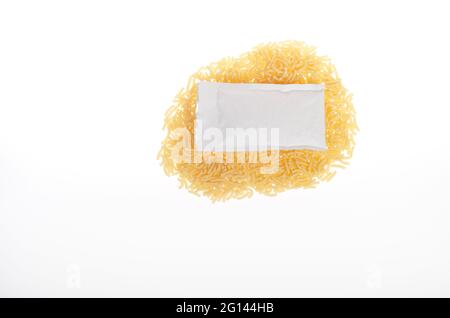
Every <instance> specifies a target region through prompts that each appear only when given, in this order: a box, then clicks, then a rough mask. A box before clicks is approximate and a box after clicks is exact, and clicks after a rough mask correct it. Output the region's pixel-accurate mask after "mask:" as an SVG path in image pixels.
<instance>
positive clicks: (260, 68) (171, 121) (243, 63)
mask: <svg viewBox="0 0 450 318" xmlns="http://www.w3.org/2000/svg"><path fill="white" fill-rule="evenodd" d="M199 81H210V82H223V83H274V84H320V83H323V84H325V118H326V140H327V146H328V149H327V150H324V151H316V150H280V152H279V169H278V171H276V172H275V173H273V174H265V173H262V172H261V167H263V166H264V164H263V163H237V162H232V163H227V161H226V160H224V161H223V163H217V162H214V161H212V162H208V161H206V160H203V161H201V162H197V163H195V162H192V163H189V162H176V161H175V160H174V159H173V156H172V153H173V150H174V147H175V146H176V143H177V140H174V138H173V133H174V132H175V131H176V130H177V129H178V128H186V129H187V130H188V131H189V134H190V135H191V139H192V140H193V138H194V122H195V112H196V98H197V83H198V82H199ZM164 128H165V129H166V130H167V135H166V137H165V139H164V140H163V142H162V145H161V150H160V152H159V154H158V160H160V163H161V165H162V167H163V169H164V171H165V173H166V174H167V175H170V176H171V175H176V176H178V179H179V182H180V187H182V188H186V189H187V190H189V191H190V192H192V193H194V194H197V195H205V196H207V197H209V198H210V199H211V200H213V201H224V200H228V199H232V198H234V199H241V198H248V197H251V196H252V195H253V193H254V192H255V191H256V192H259V193H261V194H264V195H276V194H277V193H279V192H283V191H285V190H288V189H293V188H313V187H315V186H316V185H317V184H318V183H319V182H320V181H329V180H330V179H331V178H333V176H334V175H335V173H336V171H335V169H336V168H344V167H345V166H346V165H347V164H348V161H347V160H349V159H350V158H351V157H352V154H353V149H354V146H355V143H354V136H355V134H356V132H357V130H358V127H357V124H356V119H355V111H354V108H353V103H352V97H351V95H350V94H349V92H348V91H347V90H346V89H345V88H344V86H343V85H342V82H341V79H340V78H339V76H338V74H337V72H336V69H335V67H334V65H333V64H332V63H331V62H330V60H329V59H328V58H327V57H324V56H318V55H317V54H316V50H315V48H314V47H312V46H308V45H305V44H304V43H303V42H297V41H285V42H277V43H267V44H262V45H259V46H257V47H255V48H254V49H253V50H251V51H249V52H247V53H244V54H242V55H241V56H239V57H235V58H230V57H228V58H224V59H222V60H220V61H218V62H215V63H212V64H210V65H208V66H206V67H202V68H200V69H199V70H198V71H197V72H196V73H194V74H193V75H192V76H191V77H190V78H189V80H188V83H187V85H186V87H185V88H183V89H182V90H181V91H180V92H179V93H178V94H177V95H176V97H175V99H174V101H173V104H172V106H171V107H170V108H169V109H168V110H167V112H166V116H165V125H164ZM190 151H191V154H192V155H194V153H195V150H194V148H193V145H192V149H190ZM211 155H213V156H214V155H217V154H214V153H213V154H211ZM220 155H222V154H220ZM228 155H235V154H227V156H228ZM247 155H249V154H247ZM224 158H226V156H225V157H224Z"/></svg>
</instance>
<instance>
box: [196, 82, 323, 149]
mask: <svg viewBox="0 0 450 318" xmlns="http://www.w3.org/2000/svg"><path fill="white" fill-rule="evenodd" d="M197 101H198V103H197V118H196V119H197V120H196V132H195V145H196V148H197V149H199V150H201V149H203V150H205V145H207V146H206V148H208V145H209V148H208V150H215V151H221V150H225V149H227V151H233V150H234V151H243V150H260V151H262V150H266V149H268V148H279V149H312V150H325V149H327V145H326V140H325V139H326V138H325V111H324V86H323V85H322V84H231V83H212V82H200V83H199V84H198V99H197ZM233 132H234V133H235V134H234V135H233V136H231V134H232V133H233ZM239 132H241V133H242V132H245V134H246V137H247V138H245V144H242V140H241V141H239V140H237V141H236V140H234V141H233V138H234V137H236V134H237V133H239ZM271 133H272V134H271ZM255 135H256V137H255ZM277 135H278V136H277ZM271 137H273V138H271ZM273 139H277V140H273ZM211 147H212V149H211Z"/></svg>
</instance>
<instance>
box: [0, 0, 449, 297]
mask: <svg viewBox="0 0 450 318" xmlns="http://www.w3.org/2000/svg"><path fill="white" fill-rule="evenodd" d="M448 12H449V8H448V7H447V6H446V1H421V2H418V1H376V2H372V3H369V2H366V1H281V0H277V1H230V0H228V1H222V2H218V1H196V0H192V1H27V2H26V1H2V2H1V4H0V296H60V297H71V296H75V297H78V296H180V297H183V296H186V297H187V296H210V297H214V296H229V297H238V296H248V297H254V296H261V297H271V296H279V297H283V296H284V297H299V296H344V297H345V296H359V297H368V296H450V254H449V251H450V215H449V213H450V198H449V197H450V195H449V194H450V193H449V185H448V182H449V177H450V168H449V160H450V150H449V149H450V147H449V146H450V141H449V136H450V125H449V119H448V116H449V114H450V110H449V109H450V102H449V96H450V95H449V88H448V87H449V79H450V76H449V74H450V62H449V56H450V46H449V41H448V30H449V29H450V22H449V21H450V20H449V19H448ZM288 39H294V40H303V41H305V42H307V43H309V44H312V45H316V46H317V47H318V48H319V53H321V54H326V55H329V56H330V57H331V58H332V59H333V61H334V63H335V64H336V66H337V68H338V71H339V73H340V75H341V77H342V78H343V81H344V84H345V85H346V86H347V87H348V88H349V89H350V90H351V91H352V92H353V93H354V102H355V108H356V110H357V112H358V122H359V125H360V128H361V132H360V134H359V135H358V138H357V148H356V151H355V154H354V158H353V160H352V163H351V165H350V166H349V168H348V169H346V170H344V171H340V172H339V173H338V174H337V176H336V177H335V179H334V180H332V182H330V183H327V184H322V185H321V186H320V187H319V188H317V189H313V190H293V191H288V192H285V193H283V194H281V195H278V196H277V197H274V198H272V197H263V196H258V195H257V196H255V197H254V198H252V199H250V200H244V201H231V202H227V203H224V204H223V203H220V204H212V203H210V202H209V200H208V199H206V198H199V197H196V196H194V195H191V194H189V193H187V192H186V191H185V190H180V189H178V183H177V180H176V178H168V177H166V176H165V175H164V173H163V171H162V169H161V168H160V166H159V163H158V162H157V160H156V155H157V152H158V150H159V147H160V142H161V140H162V138H163V136H164V133H163V131H162V130H161V128H162V124H163V114H164V112H165V110H166V108H167V107H168V106H169V105H170V102H171V100H172V98H173V96H174V95H175V94H176V93H177V92H178V90H179V89H180V88H181V87H182V86H184V85H185V84H186V80H187V78H188V76H189V75H190V74H191V73H193V72H195V71H196V70H197V69H198V68H199V67H201V66H203V65H206V64H208V63H210V62H212V61H215V60H218V59H220V58H222V57H224V56H229V55H236V54H240V53H242V52H244V51H246V50H249V49H251V48H252V47H253V46H255V45H257V44H259V43H261V42H267V41H278V40H288Z"/></svg>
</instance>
